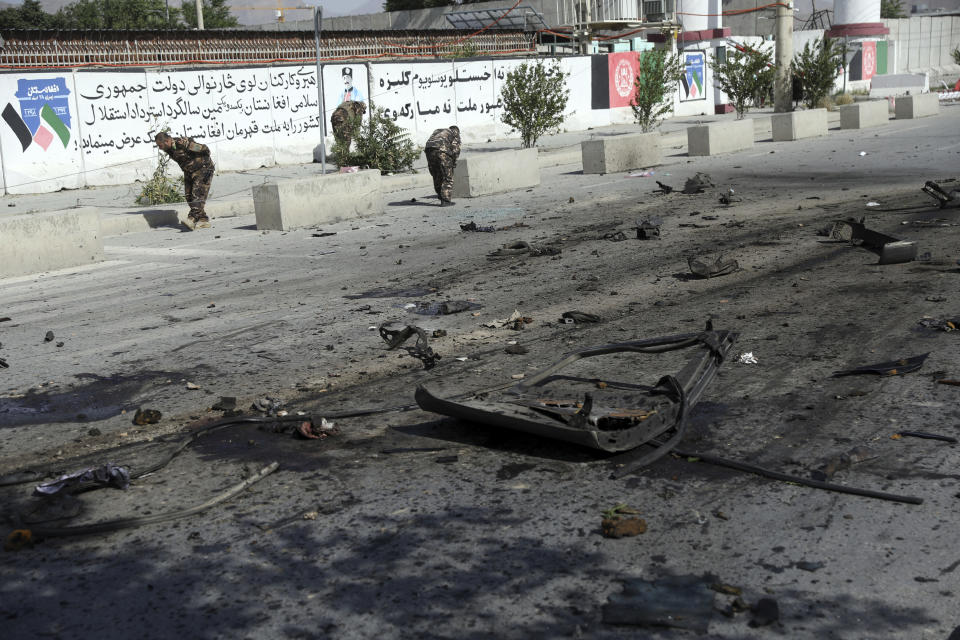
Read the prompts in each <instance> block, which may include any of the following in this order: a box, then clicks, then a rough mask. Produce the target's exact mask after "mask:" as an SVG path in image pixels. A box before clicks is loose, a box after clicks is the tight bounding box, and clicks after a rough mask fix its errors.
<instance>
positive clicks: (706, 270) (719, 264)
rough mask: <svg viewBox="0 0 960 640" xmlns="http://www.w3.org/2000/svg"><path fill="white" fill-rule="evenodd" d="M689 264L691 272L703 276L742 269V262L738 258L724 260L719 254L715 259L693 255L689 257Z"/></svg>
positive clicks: (722, 274)
mask: <svg viewBox="0 0 960 640" xmlns="http://www.w3.org/2000/svg"><path fill="white" fill-rule="evenodd" d="M687 265H688V266H689V267H690V272H691V273H693V274H694V275H698V276H700V277H701V278H714V277H716V276H725V275H727V274H728V273H734V272H735V271H739V270H740V264H739V263H738V262H737V261H736V260H724V259H723V257H722V256H717V257H716V258H714V259H710V258H707V257H704V256H693V257H690V258H687Z"/></svg>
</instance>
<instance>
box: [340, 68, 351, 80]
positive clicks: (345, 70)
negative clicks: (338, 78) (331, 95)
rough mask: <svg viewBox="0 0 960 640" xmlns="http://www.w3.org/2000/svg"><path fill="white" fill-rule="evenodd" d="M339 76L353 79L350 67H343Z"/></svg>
mask: <svg viewBox="0 0 960 640" xmlns="http://www.w3.org/2000/svg"><path fill="white" fill-rule="evenodd" d="M340 75H342V76H350V77H351V78H353V69H351V68H350V67H344V68H343V71H341V72H340Z"/></svg>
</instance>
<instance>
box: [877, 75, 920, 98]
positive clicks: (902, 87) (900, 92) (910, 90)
mask: <svg viewBox="0 0 960 640" xmlns="http://www.w3.org/2000/svg"><path fill="white" fill-rule="evenodd" d="M927 91H930V78H929V77H928V76H927V74H925V73H895V74H887V75H882V76H873V77H872V78H871V79H870V97H871V98H889V97H891V96H893V97H899V96H905V95H907V94H910V95H914V94H917V93H925V92H927Z"/></svg>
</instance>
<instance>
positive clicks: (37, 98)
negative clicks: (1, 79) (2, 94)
mask: <svg viewBox="0 0 960 640" xmlns="http://www.w3.org/2000/svg"><path fill="white" fill-rule="evenodd" d="M15 97H16V98H17V99H18V100H19V102H20V109H19V110H18V109H17V108H15V107H14V106H13V104H12V103H9V102H8V103H7V106H6V107H5V108H4V109H3V120H4V122H6V123H7V126H9V127H10V129H11V130H12V131H13V133H14V135H16V136H17V139H18V140H19V141H20V146H21V147H22V148H23V150H24V151H26V150H27V148H28V147H29V146H30V145H31V144H34V143H36V144H37V145H39V146H40V148H42V149H43V150H44V151H46V150H47V149H48V148H49V147H50V145H51V144H52V143H53V142H54V140H59V141H60V143H61V144H62V145H63V148H64V149H66V148H67V144H68V143H69V142H70V90H69V89H68V88H67V83H66V79H65V78H42V79H40V78H19V79H18V80H17V92H16V94H15Z"/></svg>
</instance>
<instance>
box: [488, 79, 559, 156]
mask: <svg viewBox="0 0 960 640" xmlns="http://www.w3.org/2000/svg"><path fill="white" fill-rule="evenodd" d="M569 75H570V74H569V73H565V72H564V71H562V70H561V69H560V63H559V62H558V61H556V60H554V61H553V64H552V65H550V66H549V67H548V66H546V65H545V64H543V61H542V60H537V62H536V63H532V62H524V63H523V64H521V65H520V66H518V67H517V68H516V69H514V70H513V71H511V72H509V73H508V74H507V77H506V78H505V79H504V81H503V88H502V89H501V90H500V96H501V99H502V100H503V115H502V116H500V119H501V120H502V121H503V122H504V123H505V124H506V125H508V126H510V127H512V128H513V130H514V131H519V132H520V137H521V138H522V139H523V147H524V148H525V149H527V148H529V147H532V146H534V145H535V144H537V140H538V139H539V138H540V136H542V135H543V134H545V133H548V132H551V131H559V128H560V125H561V124H563V112H564V110H565V109H566V108H567V101H568V100H569V99H570V90H569V89H567V88H566V79H567V76H569Z"/></svg>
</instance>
